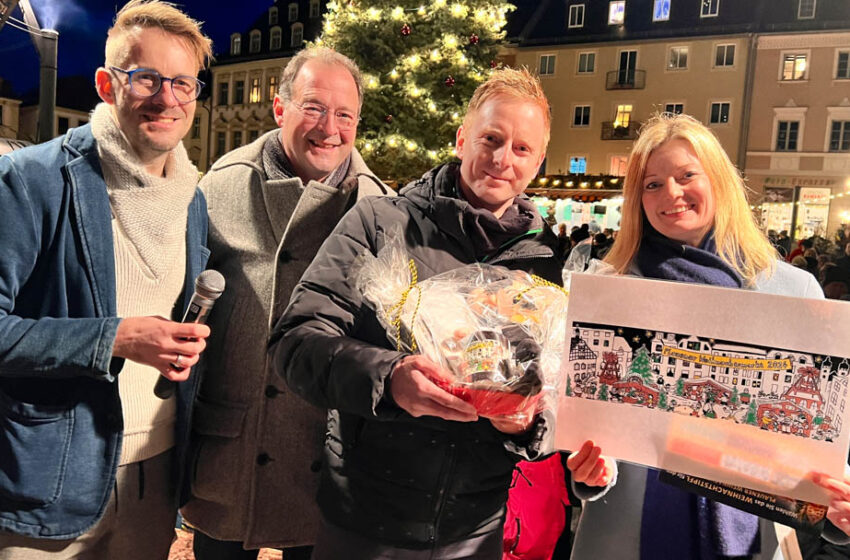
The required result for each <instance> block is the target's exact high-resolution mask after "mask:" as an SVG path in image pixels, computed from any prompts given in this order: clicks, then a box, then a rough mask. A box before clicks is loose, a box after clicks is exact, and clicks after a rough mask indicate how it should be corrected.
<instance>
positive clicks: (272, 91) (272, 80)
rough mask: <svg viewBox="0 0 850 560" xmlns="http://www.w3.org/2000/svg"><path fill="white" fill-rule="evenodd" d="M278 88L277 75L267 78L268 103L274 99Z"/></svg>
mask: <svg viewBox="0 0 850 560" xmlns="http://www.w3.org/2000/svg"><path fill="white" fill-rule="evenodd" d="M278 87H279V86H278V77H277V74H275V75H273V76H269V101H272V100H273V99H274V96H275V95H277V89H278Z"/></svg>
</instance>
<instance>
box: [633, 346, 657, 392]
mask: <svg viewBox="0 0 850 560" xmlns="http://www.w3.org/2000/svg"><path fill="white" fill-rule="evenodd" d="M629 373H630V374H632V375H639V376H640V378H641V379H642V380H643V382H644V383H645V384H646V385H650V384H651V383H652V372H651V371H650V369H649V352H647V351H646V347H645V346H641V347H640V348H638V349H637V352H635V357H634V360H632V365H631V367H630V368H629Z"/></svg>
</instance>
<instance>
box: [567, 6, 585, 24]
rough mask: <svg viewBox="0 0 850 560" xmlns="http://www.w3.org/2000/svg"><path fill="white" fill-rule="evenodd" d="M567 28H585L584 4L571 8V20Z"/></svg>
mask: <svg viewBox="0 0 850 560" xmlns="http://www.w3.org/2000/svg"><path fill="white" fill-rule="evenodd" d="M567 27H569V28H574V27H584V4H573V5H572V6H570V19H569V21H568V22H567Z"/></svg>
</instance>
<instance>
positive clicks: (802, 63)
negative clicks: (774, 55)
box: [782, 53, 809, 81]
mask: <svg viewBox="0 0 850 560" xmlns="http://www.w3.org/2000/svg"><path fill="white" fill-rule="evenodd" d="M807 70H808V55H806V54H800V53H792V54H786V55H784V56H783V57H782V79H783V80H784V81H793V80H805V79H806V78H808V76H809V73H808V72H807Z"/></svg>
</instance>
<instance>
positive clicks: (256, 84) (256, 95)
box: [249, 78, 263, 103]
mask: <svg viewBox="0 0 850 560" xmlns="http://www.w3.org/2000/svg"><path fill="white" fill-rule="evenodd" d="M262 100H263V96H262V94H261V93H260V78H251V95H250V97H249V101H250V102H251V103H259V102H260V101H262Z"/></svg>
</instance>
